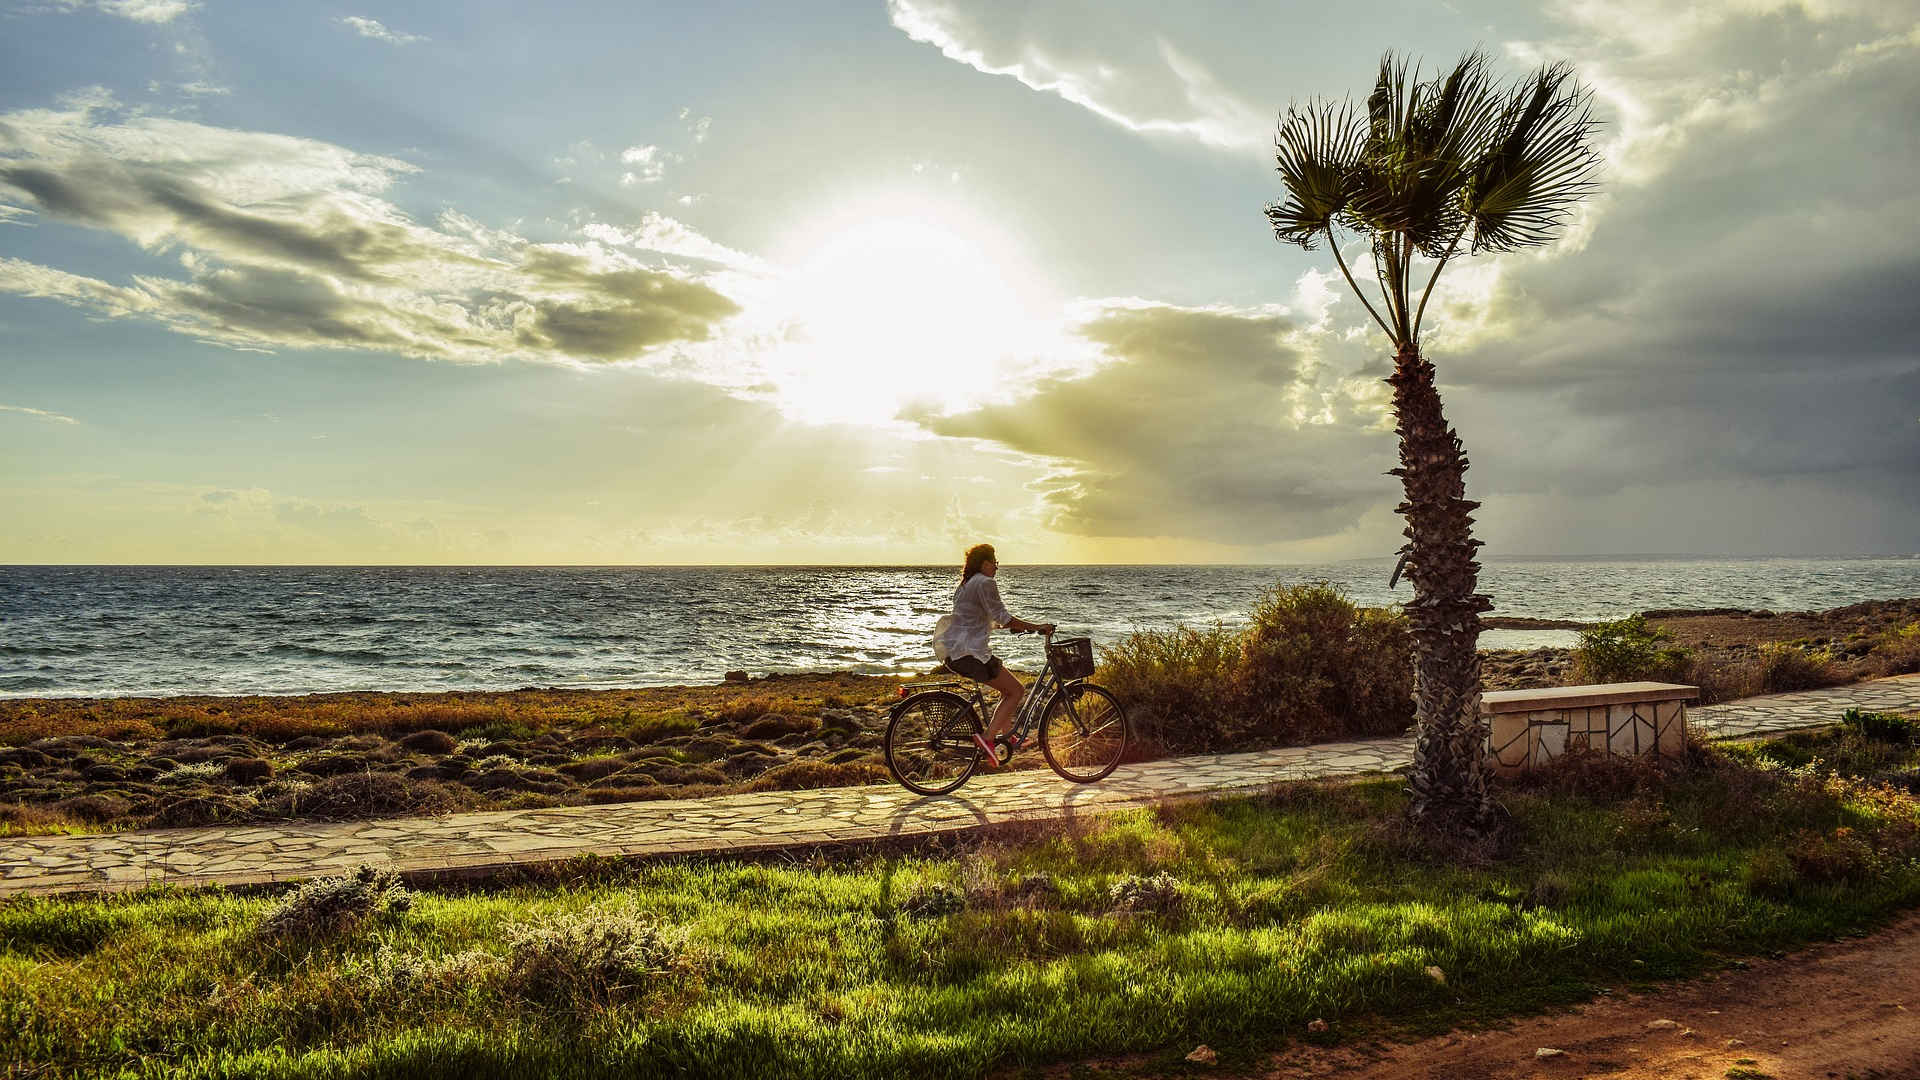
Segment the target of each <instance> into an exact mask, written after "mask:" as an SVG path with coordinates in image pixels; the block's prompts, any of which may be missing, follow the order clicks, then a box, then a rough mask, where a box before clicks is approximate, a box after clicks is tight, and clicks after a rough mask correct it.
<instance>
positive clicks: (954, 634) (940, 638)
mask: <svg viewBox="0 0 1920 1080" xmlns="http://www.w3.org/2000/svg"><path fill="white" fill-rule="evenodd" d="M1012 621H1013V614H1012V613H1011V612H1009V611H1008V610H1007V605H1005V604H1003V603H1001V602H1000V586H998V585H996V584H994V581H993V578H992V577H991V576H989V575H987V574H975V575H973V576H972V577H970V578H968V579H967V580H966V582H965V583H963V584H962V585H961V586H960V587H959V588H957V589H955V590H954V591H953V614H951V615H949V616H947V617H946V618H944V619H941V620H940V625H937V626H935V627H934V628H933V654H934V655H935V656H937V657H939V658H940V659H942V660H945V659H947V658H948V657H950V656H971V657H973V658H974V659H976V660H990V659H992V658H993V647H992V646H991V645H989V644H988V643H987V637H988V635H989V634H991V633H992V632H993V628H994V627H996V626H1005V625H1007V624H1008V623H1009V622H1012Z"/></svg>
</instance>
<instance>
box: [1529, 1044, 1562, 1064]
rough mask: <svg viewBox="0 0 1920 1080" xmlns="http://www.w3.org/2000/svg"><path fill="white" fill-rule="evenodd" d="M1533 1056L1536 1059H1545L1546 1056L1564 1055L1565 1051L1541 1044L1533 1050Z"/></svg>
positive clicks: (1557, 1056)
mask: <svg viewBox="0 0 1920 1080" xmlns="http://www.w3.org/2000/svg"><path fill="white" fill-rule="evenodd" d="M1533 1056H1534V1057H1535V1058H1536V1059H1538V1060H1541V1061H1545V1060H1547V1059H1548V1058H1563V1057H1566V1056H1567V1052H1566V1051H1565V1050H1557V1049H1555V1048H1553V1047H1551V1046H1543V1047H1541V1048H1540V1049H1538V1050H1535V1051H1534V1052H1533Z"/></svg>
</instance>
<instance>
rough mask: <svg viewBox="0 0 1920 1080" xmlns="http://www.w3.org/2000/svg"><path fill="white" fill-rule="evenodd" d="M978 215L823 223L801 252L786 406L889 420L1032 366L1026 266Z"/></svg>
mask: <svg viewBox="0 0 1920 1080" xmlns="http://www.w3.org/2000/svg"><path fill="white" fill-rule="evenodd" d="M982 231H983V230H981V229H979V228H978V227H975V226H970V225H969V223H966V222H964V221H958V220H948V219H943V218H942V217H941V216H939V215H937V214H935V213H931V212H924V211H923V212H913V211H910V210H908V211H904V212H903V211H902V210H900V209H899V208H886V209H883V210H880V211H878V212H876V213H873V214H872V215H869V216H861V215H850V216H848V217H847V218H844V219H842V220H841V221H838V222H835V223H834V224H833V225H831V226H830V227H828V228H825V229H822V230H821V236H820V239H818V240H817V241H816V242H814V243H812V244H811V245H810V246H809V248H808V250H807V251H806V252H805V253H804V254H803V255H802V256H801V258H799V259H797V260H795V261H796V263H797V267H798V268H797V270H796V271H795V274H794V277H793V281H792V287H791V292H790V296H791V303H792V311H793V317H792V326H793V330H792V333H791V342H790V345H789V347H788V348H787V349H786V350H785V352H784V355H783V357H782V362H781V363H780V364H779V366H778V370H777V371H776V372H775V373H774V381H775V384H776V387H777V392H778V394H779V396H780V400H781V404H782V407H783V409H784V410H785V411H787V412H788V413H789V414H790V415H793V416H796V417H798V418H801V419H805V420H810V421H815V422H830V421H843V422H856V423H885V422H888V421H890V420H892V419H893V418H894V417H895V416H897V415H898V414H899V413H900V411H901V410H902V409H903V408H906V407H908V406H931V407H933V408H936V409H940V410H943V411H945V410H953V409H959V408H964V407H966V406H968V405H971V404H975V403H978V402H980V401H982V400H985V399H986V398H988V397H991V396H993V394H994V393H995V392H996V391H997V390H998V389H1000V387H1001V385H1002V383H1003V382H1004V381H1005V380H1006V379H1007V378H1009V377H1010V375H1011V374H1012V373H1014V372H1017V371H1019V370H1023V369H1026V368H1028V367H1030V366H1031V364H1032V362H1033V359H1034V353H1035V352H1036V350H1040V349H1042V348H1043V346H1041V345H1040V343H1039V338H1040V334H1039V332H1038V329H1037V327H1038V325H1039V324H1038V322H1037V320H1036V319H1035V317H1034V312H1033V308H1034V304H1035V301H1036V299H1037V298H1036V296H1035V295H1034V292H1033V289H1032V288H1031V286H1030V285H1028V284H1027V282H1028V281H1029V280H1030V278H1029V275H1028V273H1027V271H1026V269H1025V268H1024V267H1023V266H1021V265H1019V263H1018V261H1017V260H1016V259H1014V258H1013V257H1011V256H1010V255H1008V254H1007V253H1006V252H1005V251H1004V250H996V249H999V248H1002V245H998V244H995V243H994V242H993V238H992V237H990V236H982V235H981V232H982Z"/></svg>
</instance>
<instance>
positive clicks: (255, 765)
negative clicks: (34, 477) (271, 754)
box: [227, 757, 273, 784]
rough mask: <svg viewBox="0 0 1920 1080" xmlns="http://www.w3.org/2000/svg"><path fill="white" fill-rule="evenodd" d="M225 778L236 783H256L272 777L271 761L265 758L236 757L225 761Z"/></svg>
mask: <svg viewBox="0 0 1920 1080" xmlns="http://www.w3.org/2000/svg"><path fill="white" fill-rule="evenodd" d="M227 779H228V780H231V781H233V782H234V783H236V784H257V783H259V782H260V781H262V780H271V779H273V762H271V761H268V760H266V759H265V758H255V757H238V758H234V759H233V760H232V761H229V762H227Z"/></svg>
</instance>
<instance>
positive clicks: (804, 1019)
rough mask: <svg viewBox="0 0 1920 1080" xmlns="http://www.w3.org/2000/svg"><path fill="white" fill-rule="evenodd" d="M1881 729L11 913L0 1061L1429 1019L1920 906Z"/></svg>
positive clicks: (725, 1053)
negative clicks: (1443, 804)
mask: <svg viewBox="0 0 1920 1080" xmlns="http://www.w3.org/2000/svg"><path fill="white" fill-rule="evenodd" d="M1905 736H1906V729H1905V728H1904V727H1902V726H1900V724H1899V723H1898V722H1897V721H1888V722H1885V723H1880V724H1877V725H1876V724H1872V723H1869V724H1867V725H1864V726H1861V725H1856V726H1855V727H1854V728H1851V729H1848V730H1844V731H1836V732H1826V733H1819V734H1811V735H1796V736H1792V737H1790V738H1786V739H1781V740H1777V741H1775V742H1772V743H1767V744H1762V745H1759V746H1757V747H1730V748H1716V749H1703V750H1700V751H1698V753H1697V755H1696V756H1697V759H1698V760H1697V761H1696V762H1695V763H1694V766H1693V767H1692V768H1691V769H1689V770H1687V771H1685V772H1682V773H1677V774H1663V773H1660V772H1658V771H1656V770H1654V769H1652V768H1650V767H1646V766H1640V765H1634V764H1622V763H1607V762H1601V763H1593V764H1588V765H1586V766H1583V767H1568V768H1562V769H1560V770H1558V771H1556V772H1554V773H1552V774H1549V775H1546V776H1544V777H1541V778H1539V779H1537V780H1535V781H1532V782H1530V783H1529V784H1528V785H1526V786H1524V787H1517V788H1507V789H1504V793H1503V802H1504V804H1505V805H1506V807H1507V808H1508V810H1509V811H1510V812H1511V821H1510V825H1509V828H1508V829H1507V832H1506V834H1505V836H1504V837H1503V838H1501V839H1500V840H1499V842H1497V843H1493V844H1487V845H1482V846H1475V847H1466V848H1461V847H1457V846H1456V847H1447V848H1436V847H1434V846H1432V845H1431V844H1430V843H1429V842H1427V841H1425V840H1423V839H1422V838H1420V837H1418V836H1415V835H1412V834H1409V833H1408V832H1406V831H1405V829H1404V828H1403V826H1402V825H1401V823H1400V812H1401V809H1402V795H1401V793H1400V790H1399V788H1400V783H1399V782H1398V781H1396V780H1379V781H1371V782H1362V783H1357V784H1348V785H1319V784H1303V785H1293V786H1288V787H1285V788H1282V789H1279V790H1277V791H1276V792H1275V793H1273V794H1272V795H1270V796H1265V797H1261V798H1255V799H1241V800H1237V801H1231V802H1221V803H1214V804H1208V805H1189V806H1181V807H1174V808H1168V809H1164V810H1161V811H1140V812H1133V813H1127V814H1120V815H1116V816H1112V817H1106V818H1100V819H1095V820H1089V821H1084V822H1081V823H1079V824H1078V825H1076V826H1073V827H1065V826H1046V827H1037V826H1032V827H1025V828H1024V829H1022V830H1020V831H1016V832H1001V833H998V834H995V835H992V836H989V837H987V838H985V839H983V840H981V841H980V842H979V843H977V844H975V845H973V846H970V847H968V848H966V849H963V850H961V851H958V852H955V853H950V854H947V855H929V854H919V855H899V854H892V855H886V854H867V855H863V856H858V857H852V858H847V859H843V860H840V861H834V862H827V861H819V862H816V863H814V864H810V865H793V864H768V863H738V862H725V861H716V862H678V863H668V864H658V865H652V866H644V867H625V868H623V867H616V866H611V865H607V864H603V863H602V864H594V863H588V864H581V865H575V866H573V867H570V868H568V869H567V870H566V871H564V872H561V873H557V874H555V875H552V876H550V877H548V878H547V879H544V880H542V881H539V882H532V883H528V882H522V883H519V884H511V885H503V884H495V885H492V886H486V887H476V888H473V889H470V890H465V891H439V892H414V893H412V894H408V893H407V892H406V891H405V890H404V889H401V888H399V887H398V886H397V885H395V884H393V883H392V882H389V881H386V880H383V879H381V878H379V876H378V875H373V874H369V875H368V876H367V879H366V880H349V881H334V882H326V883H319V884H315V885H309V886H307V887H305V888H303V889H302V890H300V891H298V892H296V893H293V894H290V895H288V894H283V895H278V896H269V895H250V896H241V895H234V894H229V893H223V892H218V891H209V892H197V893H186V892H177V891H164V890H163V891H155V892H149V893H144V894H138V895H134V896H129V897H123V898H118V899H104V900H91V899H81V900H52V901H12V902H7V903H4V904H0V1062H10V1063H12V1065H11V1069H12V1071H13V1073H14V1074H15V1075H20V1076H75V1077H78V1076H100V1075H109V1076H110V1075H151V1076H249V1077H253V1076H287V1077H322V1076H349V1075H351V1076H369V1075H371V1076H393V1077H418V1076H448V1077H456V1076H458V1077H466V1076H515V1077H520V1076H546V1075H552V1076H582V1077H588V1076H609V1077H611V1076H652V1075H681V1076H723V1077H743V1078H744V1077H756V1078H757V1077H821V1078H825V1077H835V1078H838V1077H908V1076H913V1077H922V1076H933V1077H974V1076H981V1075H984V1074H986V1073H988V1072H990V1071H996V1070H999V1071H1007V1070H1010V1071H1011V1072H1012V1073H1013V1074H1016V1075H1017V1074H1019V1073H1020V1072H1023V1071H1025V1070H1026V1069H1027V1068H1028V1067H1037V1066H1040V1065H1042V1064H1046V1063H1056V1062H1062V1061H1074V1060H1080V1059H1084V1058H1088V1057H1095V1056H1102V1055H1110V1054H1117V1053H1132V1052H1145V1053H1147V1054H1149V1055H1160V1057H1158V1058H1156V1059H1155V1060H1161V1061H1164V1062H1166V1063H1177V1057H1178V1055H1179V1054H1182V1053H1184V1052H1185V1051H1186V1050H1188V1049H1191V1048H1192V1047H1193V1045H1194V1044H1196V1043H1200V1042H1205V1043H1208V1044H1209V1045H1211V1046H1213V1047H1214V1048H1216V1049H1217V1050H1220V1051H1221V1052H1222V1054H1223V1058H1224V1060H1225V1061H1226V1062H1227V1063H1228V1064H1231V1063H1232V1062H1234V1061H1235V1060H1245V1059H1247V1058H1248V1057H1249V1056H1251V1055H1252V1054H1254V1053H1255V1052H1257V1051H1259V1050H1261V1049H1263V1048H1272V1047H1274V1046H1277V1045H1279V1044H1281V1043H1284V1042H1285V1041H1287V1040H1289V1039H1295V1038H1313V1039H1327V1040H1337V1039H1342V1038H1350V1037H1353V1036H1354V1035H1355V1034H1357V1033H1361V1032H1369V1033H1377V1032H1379V1031H1382V1030H1389V1029H1400V1030H1409V1029H1411V1030H1432V1029H1435V1028H1444V1027H1448V1026H1453V1025H1457V1024H1460V1023H1470V1022H1474V1021H1479V1020H1486V1019H1491V1018H1495V1017H1500V1016H1504V1015H1510V1014H1513V1013H1515V1012H1524V1011H1529V1010H1534V1009H1539V1008H1541V1007H1545V1006H1550V1005H1554V1004H1561V1003H1567V1002H1574V1001H1579V1000H1582V999H1585V998H1587V997H1589V996H1591V995H1592V994H1593V993H1594V992H1595V991H1596V989H1597V988H1599V987H1604V986H1620V985H1633V984H1641V983H1645V982H1649V981H1653V980H1659V979H1665V978H1670V977H1675V976H1684V975H1687V974H1690V973H1694V972H1698V971H1700V970H1702V969H1704V968H1706V967H1708V966H1711V965H1714V964H1719V963H1723V962H1726V961H1728V960H1729V959H1730V958H1734V957H1738V956H1740V955H1742V954H1752V953H1755V952H1763V951H1770V950H1775V949H1781V948H1787V947H1791V946H1794V945H1797V944H1800V943H1803V942H1807V941H1810V940H1815V939H1820V938H1826V937H1831V936H1834V935H1838V934H1841V933H1844V932H1848V931H1850V930H1855V929H1860V928H1864V927H1866V926H1869V925H1871V924H1873V923H1875V922H1876V921H1878V920H1880V919H1883V918H1885V917H1886V916H1888V915H1889V914H1891V913H1893V912H1895V911H1898V910H1900V909H1902V908H1905V907H1908V906H1911V905H1913V904H1914V903H1916V902H1920V863H1917V862H1916V856H1920V804H1916V801H1915V799H1914V797H1913V796H1912V795H1910V794H1909V793H1908V792H1907V786H1906V785H1907V784H1909V783H1910V782H1911V781H1912V779H1913V778H1914V776H1915V775H1916V774H1915V771H1914V770H1915V767H1916V764H1917V762H1916V759H1915V752H1914V751H1913V750H1912V749H1911V747H1910V746H1909V744H1908V743H1907V742H1906V740H1905ZM1859 777H1864V778H1868V779H1858V778H1859ZM1882 781H1891V782H1882ZM1314 1020H1323V1021H1325V1022H1326V1024H1327V1025H1328V1026H1327V1030H1326V1031H1325V1032H1323V1033H1319V1034H1310V1033H1309V1028H1308V1025H1309V1024H1310V1023H1311V1022H1312V1021H1314Z"/></svg>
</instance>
